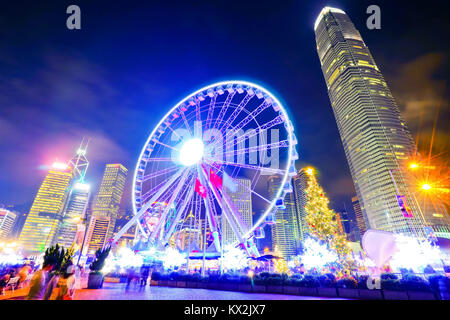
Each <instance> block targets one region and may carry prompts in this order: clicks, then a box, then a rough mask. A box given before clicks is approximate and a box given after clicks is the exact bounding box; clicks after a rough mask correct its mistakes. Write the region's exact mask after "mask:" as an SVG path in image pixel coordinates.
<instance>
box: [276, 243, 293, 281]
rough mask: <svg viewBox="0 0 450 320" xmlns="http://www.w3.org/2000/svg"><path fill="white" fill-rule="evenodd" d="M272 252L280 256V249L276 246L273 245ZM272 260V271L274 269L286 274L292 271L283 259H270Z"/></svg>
mask: <svg viewBox="0 0 450 320" xmlns="http://www.w3.org/2000/svg"><path fill="white" fill-rule="evenodd" d="M274 254H275V256H276V257H280V256H281V251H280V249H279V248H278V246H275V250H274ZM272 261H273V271H275V273H280V274H283V273H285V274H288V275H291V274H292V272H291V270H290V269H289V267H288V263H287V261H286V260H285V259H272Z"/></svg>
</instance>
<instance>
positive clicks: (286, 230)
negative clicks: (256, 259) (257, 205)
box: [267, 176, 300, 259]
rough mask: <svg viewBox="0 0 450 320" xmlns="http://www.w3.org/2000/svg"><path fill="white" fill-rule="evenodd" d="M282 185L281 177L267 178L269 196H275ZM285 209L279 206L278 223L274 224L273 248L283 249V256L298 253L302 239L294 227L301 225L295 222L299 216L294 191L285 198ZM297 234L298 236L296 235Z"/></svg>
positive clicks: (276, 216)
mask: <svg viewBox="0 0 450 320" xmlns="http://www.w3.org/2000/svg"><path fill="white" fill-rule="evenodd" d="M280 186H281V177H279V176H270V177H269V178H268V180H267V187H268V191H269V196H270V197H271V198H273V197H274V196H275V195H276V191H277V190H278V189H279V188H280ZM284 206H285V209H281V208H278V209H277V211H276V212H275V219H276V223H275V224H274V225H273V226H272V248H273V249H274V248H275V246H277V247H278V249H279V250H280V251H281V254H282V255H283V258H285V259H289V258H290V257H292V256H294V255H296V254H298V250H299V244H300V239H299V238H298V233H296V232H294V227H295V226H296V225H297V226H298V225H299V223H298V221H296V222H294V219H296V217H297V213H296V207H295V197H294V193H293V192H290V193H288V194H287V195H286V196H285V198H284ZM296 235H297V237H296Z"/></svg>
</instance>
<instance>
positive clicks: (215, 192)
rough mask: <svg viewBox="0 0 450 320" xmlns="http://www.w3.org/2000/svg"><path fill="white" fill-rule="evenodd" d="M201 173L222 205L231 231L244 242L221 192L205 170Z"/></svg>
mask: <svg viewBox="0 0 450 320" xmlns="http://www.w3.org/2000/svg"><path fill="white" fill-rule="evenodd" d="M201 173H202V175H203V177H204V179H205V180H206V181H207V183H208V185H209V187H210V189H211V190H212V192H213V194H214V196H215V197H216V199H217V201H218V202H219V203H220V205H221V207H222V214H224V215H225V218H226V219H227V221H228V222H229V224H230V226H231V229H233V232H234V233H235V234H236V236H237V238H238V240H239V242H242V241H243V238H242V235H241V233H240V231H239V227H238V226H237V225H236V222H235V220H234V219H233V216H232V214H230V212H229V208H228V207H227V206H226V205H225V204H224V201H223V199H222V198H221V197H220V195H219V192H218V191H217V189H216V187H215V186H214V185H213V184H212V183H211V181H210V180H209V179H208V177H207V175H206V172H205V168H202V170H201Z"/></svg>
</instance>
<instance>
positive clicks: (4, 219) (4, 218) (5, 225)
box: [0, 208, 17, 240]
mask: <svg viewBox="0 0 450 320" xmlns="http://www.w3.org/2000/svg"><path fill="white" fill-rule="evenodd" d="M16 219H17V213H15V212H12V211H9V210H7V209H2V208H0V240H7V239H10V238H11V236H12V231H13V228H14V223H15V222H16Z"/></svg>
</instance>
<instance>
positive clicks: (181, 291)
mask: <svg viewBox="0 0 450 320" xmlns="http://www.w3.org/2000/svg"><path fill="white" fill-rule="evenodd" d="M28 290H29V288H28V287H27V288H23V289H18V290H15V291H14V292H12V291H10V290H8V291H7V292H6V294H5V295H3V296H0V300H8V299H11V300H23V299H24V298H25V296H26V295H27V294H28ZM74 300H345V299H341V298H324V297H304V296H294V295H284V294H271V293H246V292H234V291H220V290H207V289H186V288H171V287H158V286H154V287H153V286H152V287H151V286H148V285H147V286H145V287H140V286H139V285H134V284H131V285H130V287H129V289H128V290H126V284H125V283H104V284H103V288H101V289H78V290H77V291H76V292H75V297H74Z"/></svg>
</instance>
